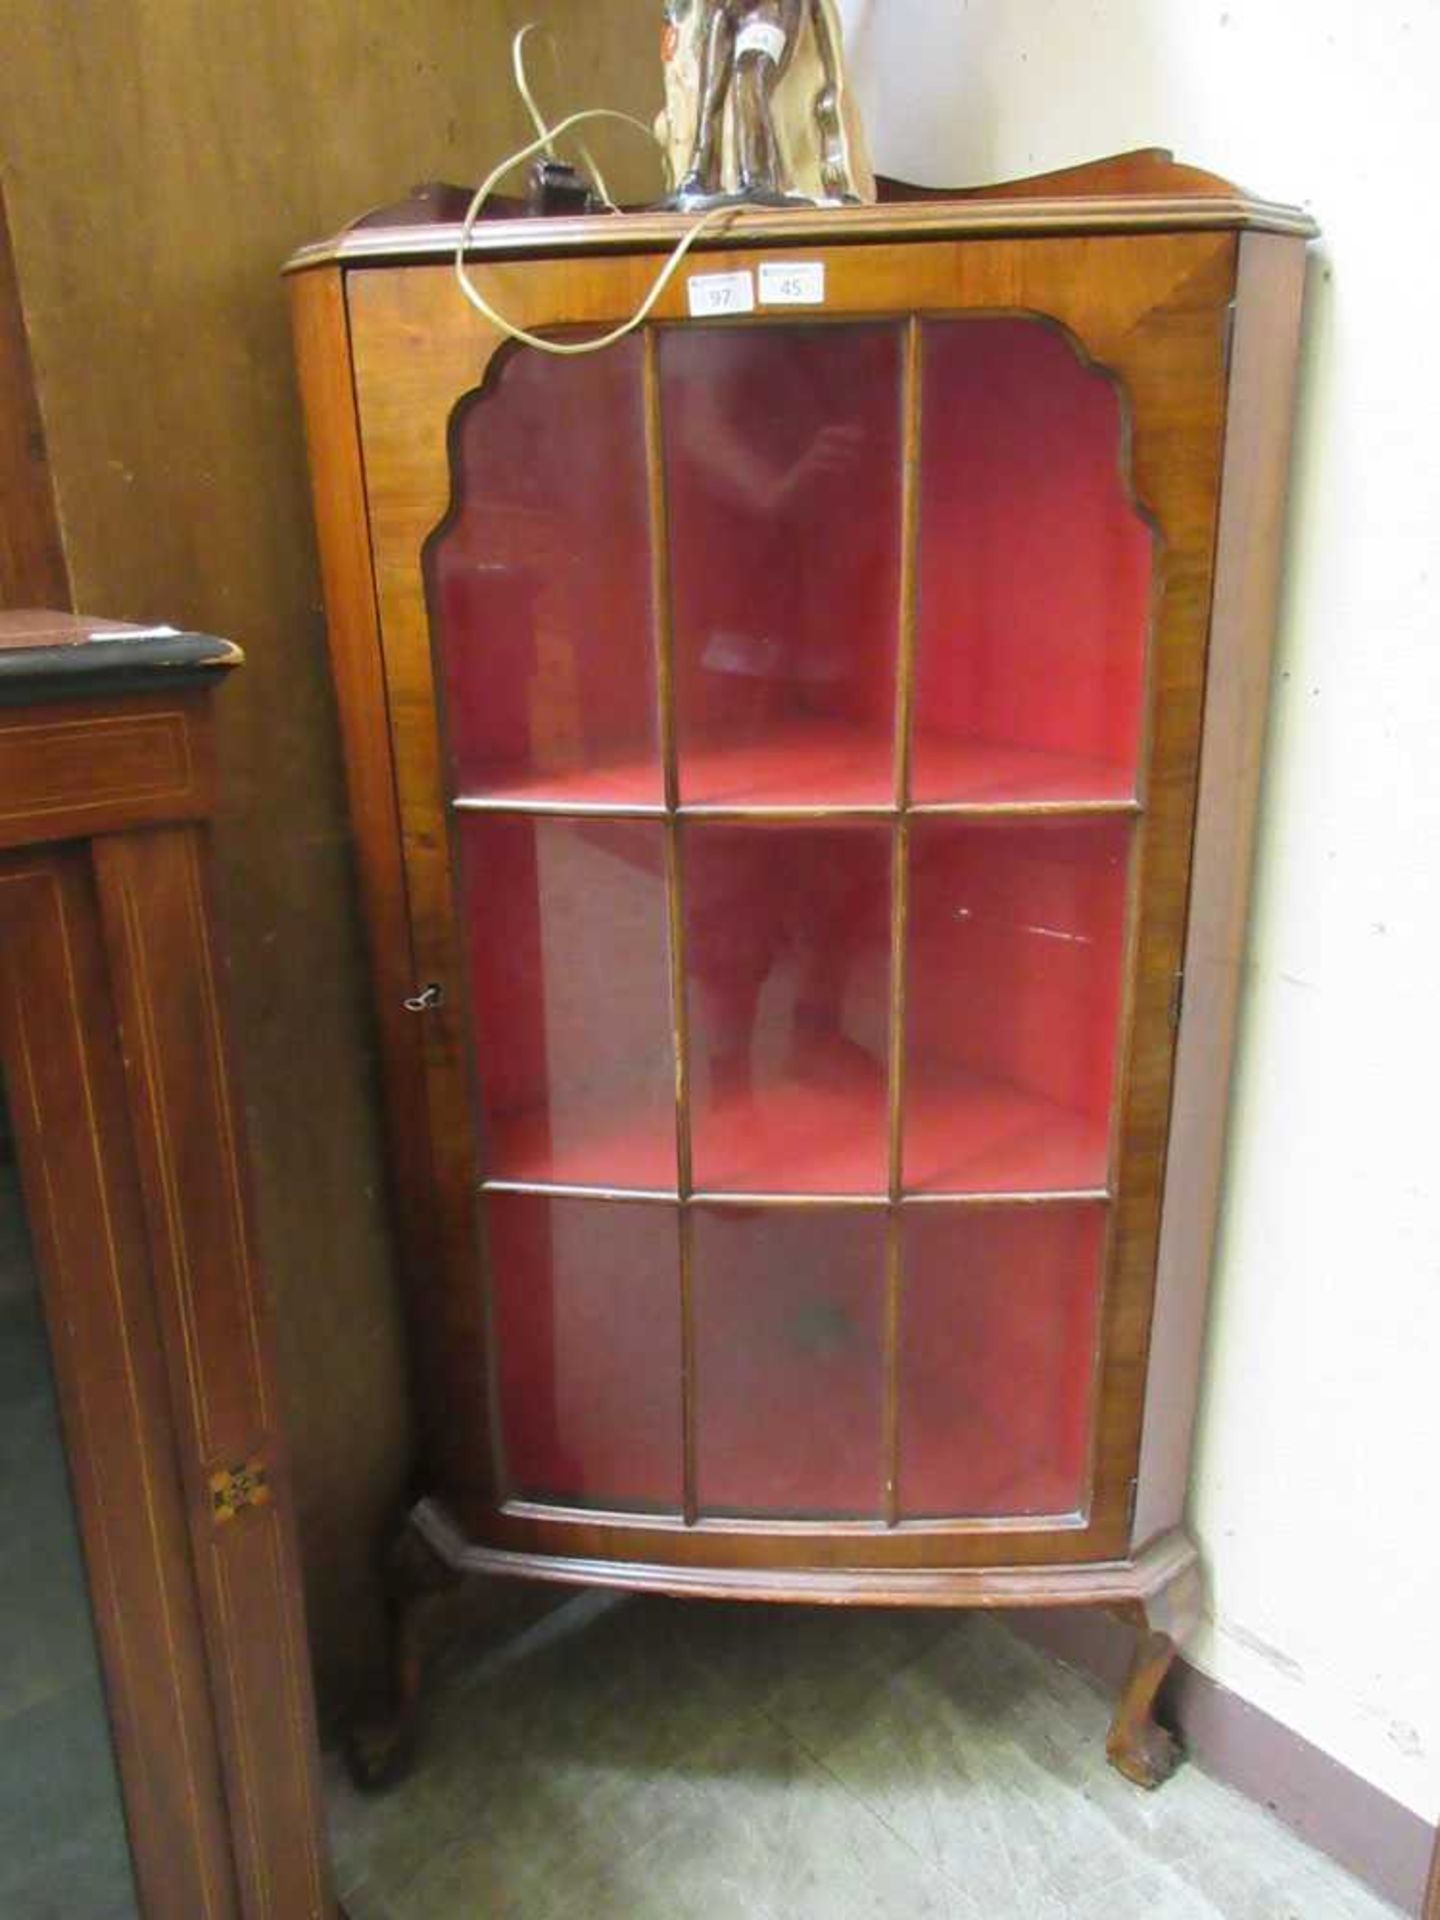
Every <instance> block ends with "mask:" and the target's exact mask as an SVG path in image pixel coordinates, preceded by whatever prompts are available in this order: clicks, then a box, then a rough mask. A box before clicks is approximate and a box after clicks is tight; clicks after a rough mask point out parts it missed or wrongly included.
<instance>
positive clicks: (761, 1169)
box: [486, 1047, 1108, 1205]
mask: <svg viewBox="0 0 1440 1920" xmlns="http://www.w3.org/2000/svg"><path fill="white" fill-rule="evenodd" d="M886 1111H887V1092H886V1082H885V1075H884V1072H883V1070H877V1069H876V1068H875V1067H874V1066H873V1065H869V1064H867V1063H866V1062H865V1061H864V1059H863V1058H862V1057H860V1056H858V1055H856V1054H855V1053H853V1052H851V1051H850V1050H848V1049H846V1048H843V1047H830V1048H824V1047H822V1048H819V1049H817V1050H816V1053H815V1055H814V1057H813V1059H812V1061H811V1063H810V1068H809V1071H808V1073H807V1074H806V1076H805V1077H799V1076H791V1077H785V1078H780V1079H775V1080H771V1081H767V1082H765V1083H763V1084H761V1085H760V1086H758V1087H756V1088H755V1090H754V1091H753V1092H752V1093H750V1094H747V1095H742V1094H732V1095H730V1096H728V1097H726V1098H724V1099H721V1100H718V1101H715V1102H712V1103H710V1104H708V1105H706V1106H705V1107H704V1108H703V1109H701V1110H700V1111H699V1112H697V1114H696V1116H695V1122H694V1155H695V1172H696V1179H695V1185H696V1188H697V1189H698V1190H699V1191H700V1192H702V1193H706V1194H710V1193H715V1194H724V1195H727V1196H733V1197H734V1198H736V1199H743V1198H746V1197H754V1198H755V1199H757V1200H763V1199H764V1198H765V1197H766V1196H767V1195H774V1194H787V1195H788V1194H795V1195H805V1196H809V1195H814V1196H816V1197H825V1196H831V1197H845V1196H849V1197H864V1198H867V1199H871V1200H874V1201H875V1203H876V1204H877V1205H879V1204H880V1203H881V1202H882V1201H883V1200H884V1199H885V1197H886V1190H887V1160H886V1150H885V1149H886V1141H885V1119H886ZM488 1149H489V1150H488V1155H487V1163H488V1164H487V1168H486V1174H487V1180H486V1184H492V1183H499V1184H500V1185H501V1186H502V1187H503V1186H522V1187H525V1188H540V1189H545V1188H551V1187H554V1188H560V1189H566V1188H590V1189H600V1190H612V1191H623V1192H640V1193H646V1194H655V1195H663V1196H666V1197H669V1198H678V1190H677V1188H676V1183H675V1134H674V1128H673V1125H669V1124H667V1122H666V1121H665V1120H664V1119H662V1118H660V1117H658V1116H656V1115H655V1114H654V1113H644V1112H642V1113H637V1114H629V1115H626V1114H621V1115H616V1114H615V1113H614V1112H605V1111H597V1112H596V1113H594V1114H592V1115H589V1116H586V1115H584V1114H583V1113H576V1114H572V1115H571V1116H569V1118H568V1122H567V1125H566V1127H565V1129H564V1137H563V1138H557V1129H556V1128H555V1126H554V1123H553V1122H552V1120H551V1117H550V1114H549V1111H548V1109H546V1108H543V1107H541V1108H536V1109H534V1110H533V1111H531V1112H529V1113H525V1114H520V1115H517V1116H507V1117H505V1118H503V1119H501V1120H498V1121H492V1122H491V1126H490V1130H489V1136H488ZM1107 1158H1108V1139H1107V1133H1106V1127H1105V1124H1104V1122H1103V1120H1097V1119H1094V1118H1092V1117H1091V1116H1089V1115H1086V1114H1084V1113H1077V1112H1074V1111H1071V1110H1070V1109H1068V1108H1065V1107H1062V1106H1059V1105H1057V1104H1056V1103H1055V1102H1054V1101H1050V1100H1044V1099H1041V1098H1039V1097H1038V1096H1036V1095H1035V1094H1033V1093H1027V1092H1026V1091H1024V1090H1023V1089H1022V1088H1019V1087H1015V1086H1010V1085H1007V1084H1006V1083H1005V1082H1003V1081H998V1080H991V1079H986V1078H985V1077H984V1076H982V1075H979V1074H964V1073H958V1072H955V1071H953V1070H947V1071H945V1072H944V1073H943V1074H940V1075H937V1076H934V1077H933V1078H930V1079H928V1080H927V1078H926V1077H925V1076H923V1075H922V1076H919V1077H912V1079H911V1082H910V1085H909V1087H908V1088H907V1111H906V1125H905V1162H904V1171H905V1177H904V1192H905V1193H906V1194H913V1195H926V1196H933V1195H940V1194H956V1195H964V1196H967V1197H970V1198H995V1199H1001V1198H1004V1197H1006V1196H1009V1195H1013V1194H1029V1193H1043V1194H1099V1193H1102V1192H1103V1191H1104V1190H1105V1187H1106V1180H1107Z"/></svg>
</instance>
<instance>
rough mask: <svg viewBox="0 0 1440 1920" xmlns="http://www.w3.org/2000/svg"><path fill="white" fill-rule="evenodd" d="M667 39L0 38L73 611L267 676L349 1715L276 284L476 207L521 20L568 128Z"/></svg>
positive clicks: (291, 1168) (236, 727)
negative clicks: (449, 189) (297, 255)
mask: <svg viewBox="0 0 1440 1920" xmlns="http://www.w3.org/2000/svg"><path fill="white" fill-rule="evenodd" d="M658 12H659V9H658V7H656V6H654V5H652V4H649V0H605V3H604V4H591V5H588V6H586V7H584V8H581V7H580V6H578V5H577V4H575V0H534V4H532V5H528V6H527V5H525V4H523V0H518V3H514V0H507V3H506V4H480V3H479V0H384V4H381V0H310V4H308V5H305V6H297V5H295V4H293V0H254V3H253V4H248V5H245V6H243V7H233V6H222V5H219V4H217V3H216V0H206V3H205V4H199V5H185V4H177V0H109V3H108V4H107V5H105V6H103V7H102V6H96V5H83V6H66V7H57V6H54V5H53V4H49V0H12V4H11V5H10V6H8V7H6V8H5V9H4V12H3V15H0V122H3V124H4V126H5V128H6V140H5V151H4V155H3V160H0V165H3V168H4V174H3V184H4V189H5V192H6V195H7V198H8V202H9V211H10V225H11V232H12V238H13V242H14V250H15V257H16V261H17V264H18V269H19V278H20V284H21V287H22V289H23V295H24V304H25V311H26V317H27V321H28V326H29V335H30V345H31V350H32V353H33V358H34V365H35V373H36V379H37V383H38V388H39V394H40V401H41V406H42V409H43V413H44V418H45V425H46V429H47V431H48V435H49V445H50V456H51V462H52V467H53V471H54V478H55V488H56V493H57V496H58V501H59V509H60V522H61V525H62V526H63V528H64V536H65V543H66V550H67V557H68V561H69V566H70V572H71V575H72V579H73V585H74V594H75V601H76V604H78V605H80V606H82V607H84V608H86V609H87V610H89V611H93V612H100V613H105V614H108V615H114V616H116V617H119V618H127V619H135V620H143V621H149V620H161V619H164V620H171V621H174V622H176V623H177V624H183V625H186V626H190V627H194V628H197V629H200V630H209V631H213V632H216V633H220V634H223V635H225V636H227V637H228V638H231V639H234V640H236V641H238V642H239V643H240V644H241V645H242V646H243V647H244V648H245V651H246V654H247V657H248V662H249V664H248V667H247V668H246V670H245V671H244V672H243V673H241V674H239V675H238V676H237V677H236V680H235V683H234V684H233V685H232V686H231V687H230V688H229V689H228V690H227V692H226V693H225V695H224V696H223V698H222V700H221V701H220V705H219V712H220V720H221V728H222V761H223V775H224V792H225V800H224V813H223V817H222V821H221V831H220V840H219V855H220V869H221V888H222V908H223V910H224V925H225V928H226V930H227V944H228V947H229V950H230V954H231V959H232V965H233V973H234V980H233V985H232V992H231V1000H232V1004H233V1008H234V1013H235V1031H236V1038H237V1042H238V1052H239V1059H240V1068H241V1077H242V1081H243V1084H244V1089H245V1094H246V1100H247V1105H248V1107H249V1110H250V1131H251V1139H252V1143H253V1148H254V1154H255V1160H256V1176H257V1186H258V1197H259V1203H260V1230H261V1239H262V1246H263V1253H264V1265H265V1267H266V1268H267V1270H268V1272H269V1274H270V1276H271V1279H272V1284H273V1285H274V1288H275V1291H276V1294H277V1299H278V1307H279V1316H280V1334H281V1346H282V1356H281V1357H282V1368H283V1375H284V1379H285V1383H286V1387H287V1399H288V1403H289V1412H290V1425H291V1433H292V1442H293V1451H294V1460H295V1468H296V1479H297V1488H298V1494H299V1501H300V1516H301V1529H302V1538H303V1544H304V1551H305V1558H306V1562H307V1568H308V1586H309V1603H310V1610H311V1621H312V1628H313V1632H314V1635H315V1640H316V1649H317V1653H318V1655H319V1665H320V1677H321V1685H322V1692H323V1693H324V1694H325V1695H327V1696H328V1697H329V1698H330V1699H331V1700H332V1701H333V1700H334V1699H335V1698H336V1697H337V1695H338V1694H339V1693H340V1692H343V1691H345V1690H348V1688H349V1687H350V1686H351V1685H353V1684H354V1683H356V1682H357V1681H363V1679H364V1678H365V1676H366V1673H367V1670H368V1668H369V1664H370V1661H371V1659H372V1658H373V1656H374V1653H375V1650H376V1646H377V1640H376V1633H375V1628H376V1619H377V1617H376V1614H375V1612H374V1610H373V1607H372V1605H371V1604H369V1603H368V1602H367V1603H365V1604H362V1602H361V1596H362V1595H364V1594H365V1593H366V1590H367V1583H368V1561H369V1556H370V1554H371V1550H372V1536H373V1535H374V1533H375V1531H376V1529H377V1527H378V1525H379V1523H380V1521H381V1518H382V1512H383V1510H384V1509H385V1508H386V1507H387V1505H388V1503H389V1502H390V1501H391V1500H392V1499H393V1498H394V1497H395V1496H396V1495H397V1494H398V1491H399V1487H400V1482H401V1479H402V1478H403V1474H404V1470H405V1463H406V1452H407V1446H408V1431H407V1420H406V1414H405V1406H404V1391H403V1369H402V1362H401V1358H400V1345H399V1333H398V1328H399V1314H398V1309H397V1304H396V1300H395V1295H394V1287H393V1281H392V1278H391V1267H390V1259H389V1249H388V1246H387V1240H386V1227H385V1215H386V1209H385V1203H384V1197H383V1164H382V1155H381V1142H380V1135H379V1121H378V1105H377V1100H376V1084H375V1072H374V1063H373V1057H372V1056H373V1043H372V1036H371V1031H370V1025H369V1019H368V1015H367V1012H366V984H365V974H364V970H363V965H362V955H361V949H360V934H359V927H358V919H357V915H356V912H355V904H354V887H353V880H352V875H351V868H350V858H349V846H348V835H347V832H346V827H345V813H344V802H343V798H342V788H341V780H340V770H339V763H338V755H337V750H336V741H335V729H334V720H333V712H332V706H331V699H330V690H329V685H328V676H327V671H326V666H325V654H324V637H323V626H322V614H321V607H320V592H319V586H318V581H317V574H316V565H315V560H314V553H313V537H312V532H311V523H310V513H309V507H308V503H307V498H306V482H305V470H304V454H303V449H302V440H301V427H300V409H299V402H298V399H297V397H296V393H295V386H294V377H293V371H292V363H291V346H290V339H289V333H288V327H287V319H286V312H285V302H284V299H283V295H282V290H281V287H280V284H279V280H278V270H279V267H280V264H281V262H282V260H283V259H284V257H285V255H286V254H287V253H288V252H289V251H290V250H291V248H293V247H294V246H296V245H298V244H299V243H300V242H302V241H305V240H308V239H314V238H316V237H318V236H321V235H323V234H325V233H326V232H328V231H329V230H331V229H333V228H334V227H336V226H338V225H339V224H340V223H341V222H342V221H343V220H345V219H347V218H349V217H350V216H352V215H353V214H355V213H356V212H357V211H359V210H361V209H363V208H364V207H366V206H368V205H372V204H375V203H377V202H379V201H382V200H387V199H392V198H395V197H396V196H397V195H398V194H399V193H401V192H403V191H404V189H405V188H406V187H407V186H408V185H409V184H411V183H412V182H414V181H417V180H422V179H427V178H449V179H458V180H461V181H465V180H470V179H474V178H476V177H478V175H479V174H480V173H481V172H482V171H484V170H485V169H486V168H488V166H489V165H490V164H492V162H493V160H494V159H495V158H496V157H498V156H499V155H500V154H501V153H502V152H504V151H507V150H509V149H510V148H512V147H514V146H516V145H518V144H520V142H521V141H522V140H523V139H524V137H525V124H524V121H523V118H522V115H521V112H520V110H519V108H518V106H517V104H516V103H515V101H514V99H513V97H512V92H511V86H510V77H509V53H508V42H509V36H510V34H511V32H512V31H513V28H514V26H515V25H516V24H518V23H519V21H521V20H523V19H526V18H530V17H538V18H541V19H543V20H548V21H550V22H551V23H552V24H553V25H554V26H555V27H556V28H557V30H558V32H559V34H560V36H561V38H562V42H563V45H564V48H565V53H566V61H567V68H568V71H569V73H570V75H571V92H570V94H569V96H568V97H567V99H566V101H565V103H564V104H566V105H570V104H574V103H575V100H576V98H577V97H578V95H579V93H580V91H581V90H583V94H584V96H585V102H586V104H590V103H595V104H601V103H603V104H611V105H617V106H622V107H625V108H627V109H628V110H630V111H641V112H644V113H646V114H648V113H649V112H650V111H652V110H653V107H654V105H655V104H658V96H659V90H660V81H659V62H658V50H657V34H658V28H657V19H658ZM539 78H540V79H541V81H542V83H543V80H544V73H543V69H542V71H541V73H540V75H539ZM541 90H542V93H543V92H544V87H543V84H542V88H541ZM552 92H553V89H552ZM606 139H607V136H605V135H600V136H597V141H596V147H597V151H601V152H603V153H604V154H605V155H606V157H609V156H611V155H614V156H615V157H616V158H615V166H614V170H613V175H612V186H614V187H616V188H617V189H619V190H620V191H631V192H641V193H643V192H645V191H646V190H647V189H648V183H649V178H650V172H649V163H648V161H647V159H646V157H645V156H644V154H643V151H642V150H640V149H641V143H640V142H639V140H638V137H634V136H629V135H627V134H624V133H620V134H618V135H617V136H615V138H614V140H613V142H612V143H611V144H608V145H607V144H604V143H605V142H606ZM632 140H633V144H630V143H631V142H632Z"/></svg>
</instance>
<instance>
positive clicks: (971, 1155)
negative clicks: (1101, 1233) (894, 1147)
mask: <svg viewBox="0 0 1440 1920" xmlns="http://www.w3.org/2000/svg"><path fill="white" fill-rule="evenodd" d="M1108 1157H1109V1142H1108V1138H1107V1132H1106V1126H1105V1122H1104V1120H1103V1119H1096V1118H1094V1117H1093V1116H1091V1115H1089V1114H1085V1113H1076V1112H1073V1111H1071V1110H1070V1109H1068V1108H1066V1107H1061V1106H1058V1105H1056V1103H1055V1102H1054V1101H1051V1100H1043V1099H1040V1098H1039V1097H1038V1096H1037V1095H1035V1094H1033V1093H1028V1092H1026V1091H1025V1090H1024V1089H1023V1088H1020V1087H1015V1086H1009V1085H1007V1084H1006V1083H1005V1082H1004V1081H1000V1080H990V1079H986V1078H984V1077H983V1076H982V1075H980V1074H969V1073H961V1072H957V1071H954V1070H950V1071H947V1072H944V1073H943V1074H937V1075H935V1076H934V1077H933V1078H930V1077H927V1076H926V1075H924V1074H923V1073H922V1074H921V1075H918V1076H915V1077H912V1080H911V1083H910V1085H909V1087H908V1088H907V1099H906V1119H905V1160H904V1190H905V1191H906V1192H907V1193H926V1194H940V1193H956V1194H961V1193H963V1194H994V1195H1001V1194H1012V1193H1098V1192H1100V1191H1102V1190H1103V1189H1104V1187H1105V1184H1106V1175H1107V1161H1108Z"/></svg>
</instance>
